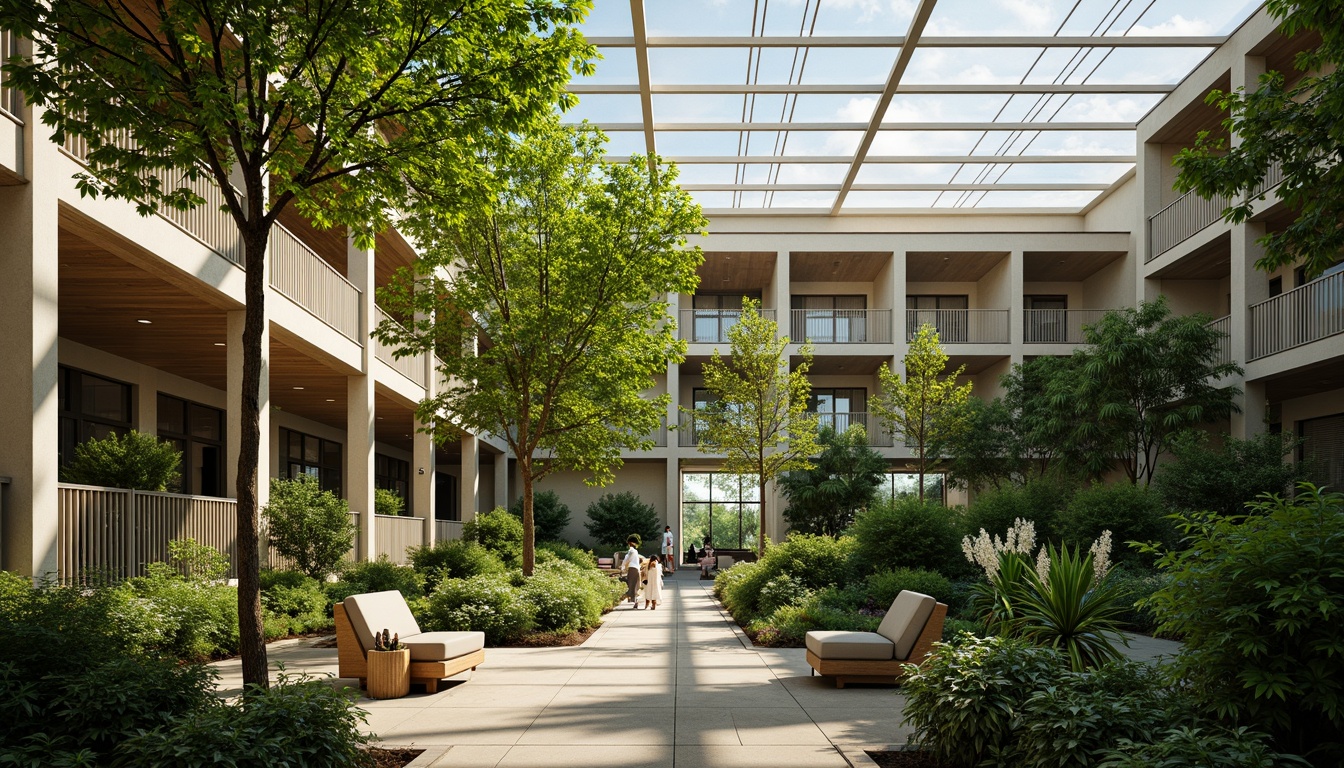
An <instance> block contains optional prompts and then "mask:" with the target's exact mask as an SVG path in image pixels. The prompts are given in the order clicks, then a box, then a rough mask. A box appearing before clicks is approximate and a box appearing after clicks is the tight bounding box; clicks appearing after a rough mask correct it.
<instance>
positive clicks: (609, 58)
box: [570, 48, 639, 85]
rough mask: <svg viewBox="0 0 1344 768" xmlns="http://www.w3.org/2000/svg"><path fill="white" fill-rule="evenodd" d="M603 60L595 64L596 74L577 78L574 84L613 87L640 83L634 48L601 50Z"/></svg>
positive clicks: (572, 81)
mask: <svg viewBox="0 0 1344 768" xmlns="http://www.w3.org/2000/svg"><path fill="white" fill-rule="evenodd" d="M598 53H600V54H602V58H601V59H599V60H597V61H595V62H593V67H594V70H595V71H594V72H593V74H592V75H590V76H588V77H579V76H577V75H576V76H575V77H574V79H572V80H571V81H570V82H571V83H574V84H579V83H583V84H590V83H591V84H594V85H612V84H618V83H638V82H639V71H638V70H637V69H636V67H635V50H634V49H633V48H601V49H599V50H598Z"/></svg>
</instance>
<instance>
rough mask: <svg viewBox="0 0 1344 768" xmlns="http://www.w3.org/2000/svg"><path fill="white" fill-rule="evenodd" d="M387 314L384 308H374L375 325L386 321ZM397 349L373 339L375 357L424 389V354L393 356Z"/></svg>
mask: <svg viewBox="0 0 1344 768" xmlns="http://www.w3.org/2000/svg"><path fill="white" fill-rule="evenodd" d="M387 319H388V316H387V313H386V312H384V311H383V309H382V307H377V306H375V307H374V308H373V325H374V327H375V328H376V327H378V326H379V325H381V324H382V322H383V321H384V320H387ZM394 351H396V348H395V347H391V346H388V345H387V344H384V343H383V342H381V341H379V340H378V339H377V338H376V337H375V338H374V339H373V356H374V357H376V358H378V359H379V360H381V361H383V362H384V363H386V364H387V366H388V367H389V368H391V369H392V370H394V371H396V372H397V373H400V374H401V375H402V376H405V377H406V378H407V379H410V381H411V383H413V384H415V385H417V386H420V387H423V386H425V356H424V354H419V355H409V356H405V357H397V356H395V355H394V354H393V352H394Z"/></svg>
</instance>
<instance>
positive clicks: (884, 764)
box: [864, 749, 942, 768]
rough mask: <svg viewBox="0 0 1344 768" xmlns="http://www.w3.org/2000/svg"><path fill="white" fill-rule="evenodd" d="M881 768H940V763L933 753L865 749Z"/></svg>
mask: <svg viewBox="0 0 1344 768" xmlns="http://www.w3.org/2000/svg"><path fill="white" fill-rule="evenodd" d="M864 751H865V752H867V753H868V756H869V757H871V758H873V762H875V763H877V764H878V765H879V766H881V768H940V766H942V763H940V762H939V761H938V760H937V758H935V757H934V756H933V755H932V754H931V753H929V752H924V751H922V750H917V749H910V750H900V751H897V752H878V751H876V750H864Z"/></svg>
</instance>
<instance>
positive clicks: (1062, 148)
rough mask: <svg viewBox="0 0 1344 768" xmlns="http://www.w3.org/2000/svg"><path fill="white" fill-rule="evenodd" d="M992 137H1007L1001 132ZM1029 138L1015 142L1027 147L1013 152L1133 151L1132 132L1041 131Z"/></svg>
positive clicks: (1087, 153)
mask: <svg viewBox="0 0 1344 768" xmlns="http://www.w3.org/2000/svg"><path fill="white" fill-rule="evenodd" d="M995 136H996V138H1007V134H1003V133H997V134H995ZM1028 138H1029V141H1028V140H1023V139H1019V140H1018V141H1016V142H1015V146H1016V147H1022V146H1023V145H1028V144H1029V146H1027V147H1026V148H1024V149H1015V151H1018V152H1020V153H1021V154H1034V155H1133V154H1134V151H1135V145H1134V141H1135V139H1134V133H1133V132H1132V131H1040V132H1033V133H1032V134H1031V135H1030V136H1029V137H1028Z"/></svg>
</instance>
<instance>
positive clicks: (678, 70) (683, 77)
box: [649, 48, 748, 85]
mask: <svg viewBox="0 0 1344 768" xmlns="http://www.w3.org/2000/svg"><path fill="white" fill-rule="evenodd" d="M747 52H748V49H746V48H650V49H649V80H650V81H651V82H653V83H654V84H655V85H674V84H684V83H728V84H737V83H744V82H746V77H747V60H748V56H747Z"/></svg>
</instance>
